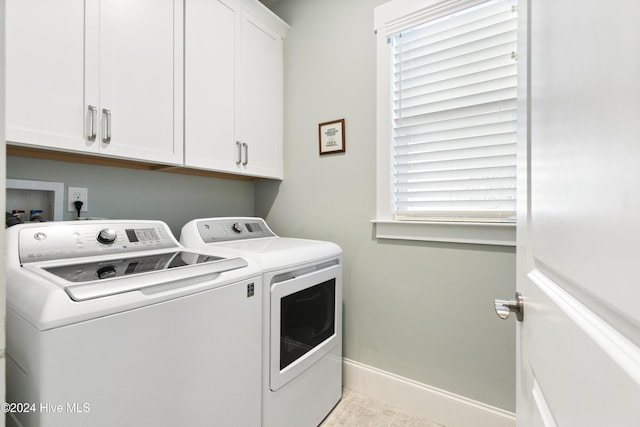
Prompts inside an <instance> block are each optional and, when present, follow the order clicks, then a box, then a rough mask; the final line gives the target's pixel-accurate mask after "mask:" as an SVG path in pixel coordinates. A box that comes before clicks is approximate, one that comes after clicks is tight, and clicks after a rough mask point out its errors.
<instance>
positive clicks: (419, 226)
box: [371, 220, 516, 246]
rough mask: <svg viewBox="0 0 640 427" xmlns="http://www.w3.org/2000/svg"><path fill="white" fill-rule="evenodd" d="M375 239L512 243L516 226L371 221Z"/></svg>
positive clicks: (486, 243)
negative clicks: (373, 225)
mask: <svg viewBox="0 0 640 427" xmlns="http://www.w3.org/2000/svg"><path fill="white" fill-rule="evenodd" d="M371 222H372V223H373V224H375V233H376V238H378V239H397V240H422V241H427V242H451V243H471V244H476V245H498V246H515V245H516V225H515V224H504V223H495V224H492V223H473V222H419V221H389V220H372V221H371Z"/></svg>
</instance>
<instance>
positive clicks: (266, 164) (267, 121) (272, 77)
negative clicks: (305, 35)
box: [236, 13, 283, 178]
mask: <svg viewBox="0 0 640 427" xmlns="http://www.w3.org/2000/svg"><path fill="white" fill-rule="evenodd" d="M241 33H242V36H241V46H240V50H241V53H240V65H239V73H240V78H239V80H238V89H237V91H238V103H237V105H236V108H237V109H238V110H237V111H238V112H237V114H236V117H237V123H236V125H237V126H238V128H237V133H236V135H237V137H238V139H239V140H240V141H241V142H242V143H244V144H245V145H243V157H242V162H241V165H240V168H241V170H242V172H244V173H246V174H248V175H256V176H263V177H271V178H282V139H283V129H282V126H283V125H282V123H283V71H282V67H283V42H282V37H281V36H280V35H279V34H277V33H276V32H275V31H272V30H270V29H268V28H267V27H266V26H264V25H263V24H262V23H261V22H260V21H259V20H258V19H256V18H254V17H252V16H251V15H249V14H248V13H245V15H244V19H243V20H242V26H241Z"/></svg>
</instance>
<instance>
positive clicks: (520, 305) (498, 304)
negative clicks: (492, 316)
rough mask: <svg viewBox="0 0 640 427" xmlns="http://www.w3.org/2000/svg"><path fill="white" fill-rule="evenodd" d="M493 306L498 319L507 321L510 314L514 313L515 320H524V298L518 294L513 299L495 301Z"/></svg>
mask: <svg viewBox="0 0 640 427" xmlns="http://www.w3.org/2000/svg"><path fill="white" fill-rule="evenodd" d="M494 304H495V309H496V314H497V315H498V317H499V318H501V319H508V318H509V315H510V314H511V313H515V314H516V319H517V320H518V321H519V322H522V319H523V318H524V298H523V297H522V295H520V292H516V295H515V298H514V299H496V300H495V302H494Z"/></svg>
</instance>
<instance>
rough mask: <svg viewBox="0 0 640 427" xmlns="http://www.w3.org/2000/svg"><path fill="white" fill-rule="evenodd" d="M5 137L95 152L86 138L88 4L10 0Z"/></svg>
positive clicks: (78, 0)
mask: <svg viewBox="0 0 640 427" xmlns="http://www.w3.org/2000/svg"><path fill="white" fill-rule="evenodd" d="M5 25H6V109H5V110H6V125H7V128H6V138H7V141H8V142H10V143H24V144H29V145H35V146H46V147H56V148H60V149H68V150H80V151H94V152H96V151H97V149H98V147H97V145H96V144H93V143H91V142H89V141H87V140H86V138H85V131H84V130H85V123H84V120H83V118H84V117H85V113H84V111H85V107H84V1H83V0H57V1H51V0H7V2H6V22H5Z"/></svg>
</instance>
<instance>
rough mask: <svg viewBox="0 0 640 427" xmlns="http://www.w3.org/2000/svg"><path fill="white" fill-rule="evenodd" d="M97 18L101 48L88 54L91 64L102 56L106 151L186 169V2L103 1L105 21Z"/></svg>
mask: <svg viewBox="0 0 640 427" xmlns="http://www.w3.org/2000/svg"><path fill="white" fill-rule="evenodd" d="M91 7H92V8H93V7H95V6H94V5H93V4H92V5H91ZM92 19H94V17H93V16H92V17H88V22H87V25H88V26H92V25H98V26H99V49H98V47H97V46H96V47H95V48H94V49H91V48H89V49H87V63H88V68H89V67H90V66H91V65H93V64H96V62H95V60H93V59H92V58H94V57H95V54H96V53H98V52H99V59H98V61H99V62H98V66H99V80H100V83H99V84H100V85H99V96H100V111H99V114H100V117H101V120H100V121H101V129H100V136H101V145H100V151H101V152H102V153H104V154H110V155H114V156H121V157H129V158H133V159H138V160H149V161H158V162H166V163H175V164H181V163H182V158H183V146H182V145H183V144H182V141H183V137H182V132H183V131H182V105H183V103H182V94H183V89H182V85H183V78H182V75H183V72H182V62H183V58H182V56H183V55H182V52H183V48H182V40H183V38H182V22H183V3H182V1H181V0H161V1H160V0H136V1H130V0H101V1H100V10H99V22H95V21H93V20H92ZM92 47H93V46H92ZM87 90H88V91H89V90H92V87H91V88H88V89H87ZM89 103H91V101H89ZM94 105H95V104H94ZM106 137H110V141H109V142H108V143H107V142H106V141H107V139H105V138H106Z"/></svg>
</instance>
